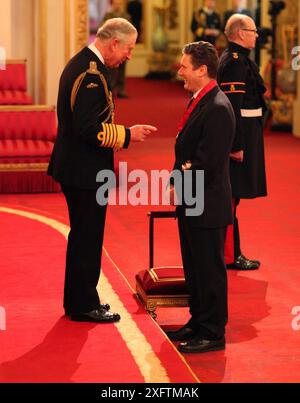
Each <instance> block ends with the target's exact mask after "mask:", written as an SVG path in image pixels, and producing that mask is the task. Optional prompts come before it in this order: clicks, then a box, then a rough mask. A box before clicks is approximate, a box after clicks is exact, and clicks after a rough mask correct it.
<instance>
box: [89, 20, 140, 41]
mask: <svg viewBox="0 0 300 403" xmlns="http://www.w3.org/2000/svg"><path fill="white" fill-rule="evenodd" d="M133 34H136V35H137V30H136V28H135V27H134V26H133V25H132V24H131V23H130V22H129V21H127V20H125V19H124V18H111V19H109V20H107V21H106V22H105V23H104V24H103V25H102V26H101V27H100V28H99V29H98V32H97V35H96V37H97V38H99V39H100V40H101V41H107V40H110V39H114V38H116V39H119V40H120V41H123V42H124V41H125V40H126V38H127V37H128V36H131V35H133Z"/></svg>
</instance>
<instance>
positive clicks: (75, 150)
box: [48, 47, 130, 189]
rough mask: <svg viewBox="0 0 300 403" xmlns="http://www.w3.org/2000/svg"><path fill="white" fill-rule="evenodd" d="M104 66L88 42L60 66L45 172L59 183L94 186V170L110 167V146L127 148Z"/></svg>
mask: <svg viewBox="0 0 300 403" xmlns="http://www.w3.org/2000/svg"><path fill="white" fill-rule="evenodd" d="M108 77H109V75H108V70H107V69H106V67H105V66H104V65H103V63H101V61H100V60H99V58H98V57H97V56H96V54H95V53H94V52H92V51H91V50H90V49H89V48H88V47H85V48H84V49H82V50H81V51H80V52H79V53H78V54H77V55H75V56H74V57H73V58H72V59H71V60H70V61H69V63H68V64H67V66H66V67H65V69H64V71H63V73H62V75H61V79H60V84H59V93H58V102H57V115H58V135H57V139H56V142H55V145H54V149H53V153H52V156H51V160H50V164H49V168H48V174H49V175H51V176H53V178H54V179H55V180H56V181H58V182H60V183H61V184H63V185H67V186H72V187H78V188H81V189H96V188H97V187H98V186H99V184H97V182H96V176H97V173H98V172H99V171H100V170H104V169H105V170H106V169H107V170H113V169H114V160H113V148H114V147H117V148H122V147H123V148H127V147H128V145H129V142H130V130H129V129H127V128H125V127H124V126H120V125H115V124H114V123H113V118H114V103H113V100H112V94H111V88H110V84H109V79H108Z"/></svg>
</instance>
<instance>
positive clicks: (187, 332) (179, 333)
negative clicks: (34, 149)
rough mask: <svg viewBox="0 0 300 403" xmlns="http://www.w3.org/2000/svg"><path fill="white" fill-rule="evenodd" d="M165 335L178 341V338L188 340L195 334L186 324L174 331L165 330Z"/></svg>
mask: <svg viewBox="0 0 300 403" xmlns="http://www.w3.org/2000/svg"><path fill="white" fill-rule="evenodd" d="M166 334H167V336H168V337H169V339H170V340H174V341H178V340H189V339H192V338H193V337H195V336H196V332H195V331H194V329H192V328H191V327H188V326H183V327H181V328H180V329H178V330H176V331H172V332H171V331H170V332H166Z"/></svg>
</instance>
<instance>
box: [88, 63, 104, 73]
mask: <svg viewBox="0 0 300 403" xmlns="http://www.w3.org/2000/svg"><path fill="white" fill-rule="evenodd" d="M86 72H87V73H88V74H96V75H97V76H98V75H99V74H101V73H100V71H99V70H98V69H97V63H96V62H90V68H89V69H88V70H87V71H86Z"/></svg>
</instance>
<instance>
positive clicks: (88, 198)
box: [62, 185, 106, 313]
mask: <svg viewBox="0 0 300 403" xmlns="http://www.w3.org/2000/svg"><path fill="white" fill-rule="evenodd" d="M62 191H63V193H64V195H65V198H66V201H67V205H68V210H69V219H70V227H71V230H70V233H69V237H68V246H67V256H66V273H65V287H64V308H65V310H66V311H69V312H71V313H86V312H89V311H91V310H93V309H96V308H98V307H99V305H100V299H99V296H98V292H97V289H96V287H97V284H98V281H99V277H100V267H101V256H102V245H103V236H104V226H105V217H106V206H100V205H99V204H98V203H97V202H96V190H85V189H78V188H73V187H69V186H65V185H62Z"/></svg>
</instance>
